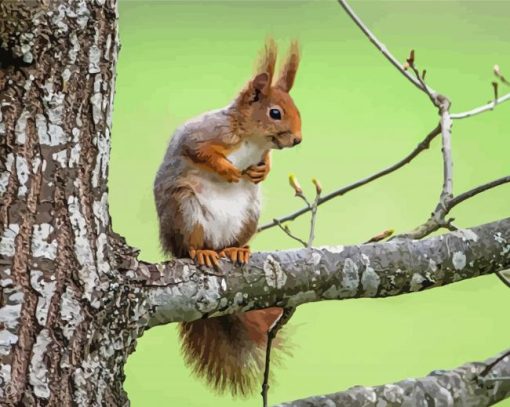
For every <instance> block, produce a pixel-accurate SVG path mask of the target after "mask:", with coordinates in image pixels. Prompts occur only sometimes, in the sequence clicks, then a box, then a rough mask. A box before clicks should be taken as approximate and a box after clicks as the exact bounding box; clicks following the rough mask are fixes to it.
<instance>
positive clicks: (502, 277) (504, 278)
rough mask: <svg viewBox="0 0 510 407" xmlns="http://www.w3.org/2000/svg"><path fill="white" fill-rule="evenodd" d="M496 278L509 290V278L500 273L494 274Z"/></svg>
mask: <svg viewBox="0 0 510 407" xmlns="http://www.w3.org/2000/svg"><path fill="white" fill-rule="evenodd" d="M496 275H497V276H498V278H499V279H500V280H501V282H502V283H503V284H505V285H506V286H507V287H508V288H510V278H506V277H505V275H504V274H503V272H502V271H498V272H497V273H496Z"/></svg>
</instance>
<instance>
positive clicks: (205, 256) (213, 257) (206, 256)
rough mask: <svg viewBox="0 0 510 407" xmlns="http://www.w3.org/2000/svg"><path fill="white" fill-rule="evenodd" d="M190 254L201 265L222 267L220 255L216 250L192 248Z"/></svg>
mask: <svg viewBox="0 0 510 407" xmlns="http://www.w3.org/2000/svg"><path fill="white" fill-rule="evenodd" d="M189 256H190V257H191V259H193V260H194V261H195V263H197V264H198V265H199V266H207V267H215V268H218V269H219V268H220V263H219V260H220V256H219V254H218V253H217V252H215V251H214V250H197V249H190V250H189Z"/></svg>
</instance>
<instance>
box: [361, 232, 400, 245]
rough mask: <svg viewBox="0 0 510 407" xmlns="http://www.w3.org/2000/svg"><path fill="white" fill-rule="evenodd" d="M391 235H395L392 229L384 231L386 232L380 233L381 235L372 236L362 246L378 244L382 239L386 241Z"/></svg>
mask: <svg viewBox="0 0 510 407" xmlns="http://www.w3.org/2000/svg"><path fill="white" fill-rule="evenodd" d="M393 233H395V231H394V230H393V229H386V230H384V231H382V232H381V233H378V234H377V235H375V236H372V237H371V238H370V239H368V240H367V241H366V242H364V243H363V244H368V243H377V242H380V241H381V240H384V239H387V238H388V237H390V236H391V235H392V234H393Z"/></svg>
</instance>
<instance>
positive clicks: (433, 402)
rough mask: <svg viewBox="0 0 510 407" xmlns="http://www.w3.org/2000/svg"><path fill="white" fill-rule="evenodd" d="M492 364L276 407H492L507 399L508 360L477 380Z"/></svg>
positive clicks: (469, 365) (509, 385)
mask: <svg viewBox="0 0 510 407" xmlns="http://www.w3.org/2000/svg"><path fill="white" fill-rule="evenodd" d="M493 360H494V358H492V359H488V360H486V361H484V362H474V363H467V364H465V365H463V366H460V367H458V368H457V369H454V370H435V371H433V372H431V373H430V374H429V375H428V376H426V377H422V378H419V379H406V380H402V381H401V382H398V383H394V384H385V385H382V386H374V387H361V386H355V387H352V388H351V389H348V390H346V391H344V392H340V393H334V394H328V395H325V396H316V397H310V398H307V399H302V400H295V401H291V402H289V403H283V404H280V405H279V407H284V406H294V407H334V406H349V407H370V406H374V407H375V406H377V407H381V406H384V407H399V406H403V407H429V406H459V407H483V406H491V405H493V404H496V403H498V402H499V401H501V400H504V399H505V398H507V397H509V396H510V380H509V379H510V356H506V358H504V359H503V360H502V361H501V362H500V363H498V364H497V365H496V366H494V368H493V369H491V374H490V376H488V377H487V378H486V379H485V380H483V379H480V377H479V375H480V374H481V373H482V372H483V370H484V369H485V367H486V366H487V365H488V364H490V363H491V362H493ZM504 378H506V380H505V379H504ZM494 379H500V380H494Z"/></svg>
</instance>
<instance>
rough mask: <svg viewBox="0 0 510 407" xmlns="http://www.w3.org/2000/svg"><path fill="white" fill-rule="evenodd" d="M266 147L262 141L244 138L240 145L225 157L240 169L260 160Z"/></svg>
mask: <svg viewBox="0 0 510 407" xmlns="http://www.w3.org/2000/svg"><path fill="white" fill-rule="evenodd" d="M265 150H267V147H266V146H265V145H264V144H262V143H257V142H254V141H249V140H245V141H243V143H242V144H241V146H240V147H239V148H238V149H237V150H235V151H234V152H233V153H231V154H229V156H228V157H227V158H228V159H229V161H230V162H231V163H232V164H234V165H235V166H236V167H237V168H239V169H240V170H245V169H246V168H248V167H249V166H250V165H253V164H258V163H259V162H260V161H261V160H262V156H263V155H264V151H265Z"/></svg>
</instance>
